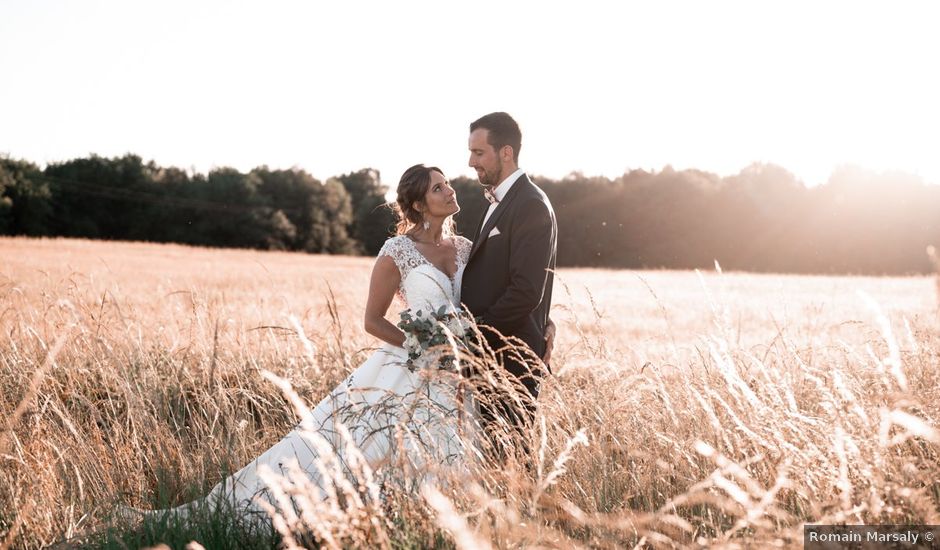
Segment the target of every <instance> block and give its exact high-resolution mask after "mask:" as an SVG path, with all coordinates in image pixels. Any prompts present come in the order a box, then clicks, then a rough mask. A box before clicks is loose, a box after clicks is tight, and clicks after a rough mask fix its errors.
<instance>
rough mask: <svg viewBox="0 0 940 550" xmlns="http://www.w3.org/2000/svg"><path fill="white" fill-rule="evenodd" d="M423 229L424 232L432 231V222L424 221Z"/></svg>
mask: <svg viewBox="0 0 940 550" xmlns="http://www.w3.org/2000/svg"><path fill="white" fill-rule="evenodd" d="M421 227H423V228H424V230H425V231H427V230H428V229H431V222H429V221H428V220H424V223H422V224H421Z"/></svg>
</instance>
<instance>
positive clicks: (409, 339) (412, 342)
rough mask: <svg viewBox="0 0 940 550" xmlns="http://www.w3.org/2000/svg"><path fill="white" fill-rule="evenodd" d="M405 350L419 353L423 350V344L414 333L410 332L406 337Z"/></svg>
mask: <svg viewBox="0 0 940 550" xmlns="http://www.w3.org/2000/svg"><path fill="white" fill-rule="evenodd" d="M404 348H405V350H407V351H417V350H419V349H421V342H419V341H418V337H417V336H415V335H414V333H412V332H409V333H408V334H406V335H405V344H404Z"/></svg>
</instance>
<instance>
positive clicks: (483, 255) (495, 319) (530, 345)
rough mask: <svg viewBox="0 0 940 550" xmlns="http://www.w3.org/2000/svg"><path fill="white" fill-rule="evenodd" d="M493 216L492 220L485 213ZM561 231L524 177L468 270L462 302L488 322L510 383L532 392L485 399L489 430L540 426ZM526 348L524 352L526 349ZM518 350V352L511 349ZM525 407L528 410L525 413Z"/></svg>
mask: <svg viewBox="0 0 940 550" xmlns="http://www.w3.org/2000/svg"><path fill="white" fill-rule="evenodd" d="M484 216H485V213H484ZM557 235H558V226H557V224H556V222H555V212H554V210H553V209H552V205H551V203H550V202H549V200H548V197H547V196H546V195H545V193H544V192H543V191H542V190H541V189H539V188H538V187H536V186H535V185H534V184H533V183H532V182H531V181H530V180H529V178H528V176H526V175H525V174H523V175H522V176H520V177H519V179H518V180H516V182H515V183H514V184H513V185H512V187H511V188H510V189H509V192H508V193H507V194H506V196H505V197H503V200H501V201H500V202H499V203H498V204H497V206H496V209H495V210H494V211H493V213H492V214H491V215H490V217H489V219H488V220H486V223H485V224H483V218H482V217H481V219H480V222H479V224H478V229H477V232H476V234H475V235H474V237H475V238H474V239H473V248H472V249H471V251H470V259H469V260H468V262H467V267H466V268H465V269H464V275H463V283H462V287H461V300H462V301H463V303H464V305H466V307H467V309H469V311H470V312H471V313H472V314H473V315H474V316H475V317H479V318H482V323H481V325H482V326H481V332H483V334H484V336H485V337H486V340H487V343H488V344H489V346H490V348H491V349H493V350H500V349H503V350H504V351H502V352H501V353H498V354H497V359H498V361H499V363H500V364H501V365H502V367H503V369H505V373H506V374H508V375H509V377H510V379H512V380H515V381H517V382H518V383H519V384H521V386H520V390H521V388H522V387H524V388H525V390H526V391H525V392H523V391H519V392H518V393H517V394H516V395H515V399H514V396H513V395H507V392H506V389H505V388H497V389H496V392H495V393H494V394H491V395H483V396H482V399H481V413H482V415H483V418H484V422H491V423H492V422H497V423H501V421H506V422H508V423H509V425H510V426H511V427H514V428H515V429H517V430H519V429H522V428H524V427H525V426H526V425H527V424H528V423H529V422H530V421H531V418H532V415H533V413H534V407H535V398H536V397H538V394H539V386H540V383H541V380H542V376H543V369H544V368H545V366H544V365H543V364H542V363H541V361H540V360H538V359H537V358H540V357H542V356H543V355H544V354H545V326H546V324H547V323H548V313H549V309H550V308H551V301H552V283H553V281H554V270H555V254H556V249H557ZM520 340H521V342H522V344H523V345H521V346H520V345H518V344H519V341H520ZM513 344H516V347H515V349H507V346H511V345H513ZM520 405H521V406H520Z"/></svg>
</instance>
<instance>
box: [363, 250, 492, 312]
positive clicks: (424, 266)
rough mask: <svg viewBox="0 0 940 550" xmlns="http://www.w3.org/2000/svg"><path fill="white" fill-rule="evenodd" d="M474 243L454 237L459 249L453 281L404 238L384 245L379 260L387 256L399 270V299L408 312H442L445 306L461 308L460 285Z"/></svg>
mask: <svg viewBox="0 0 940 550" xmlns="http://www.w3.org/2000/svg"><path fill="white" fill-rule="evenodd" d="M472 244H473V243H471V242H470V240H469V239H466V238H464V237H454V245H455V246H456V248H457V270H456V271H455V272H454V276H453V277H448V276H447V274H446V273H444V272H442V271H441V270H440V269H438V268H436V267H434V265H433V264H432V263H431V262H429V261H428V259H427V258H425V257H424V255H423V254H421V251H419V250H418V247H417V246H415V243H414V241H412V240H411V239H410V238H408V237H407V236H405V235H399V236H397V237H392V238H391V239H389V240H387V241H385V244H384V245H383V246H382V250H380V251H379V257H380V258H381V257H382V256H388V257H390V258H391V259H392V260H393V261H394V262H395V265H396V266H397V267H398V271H399V273H401V284H400V285H399V287H398V292H399V295H400V296H401V297H402V298H403V299H404V300H405V303H406V304H407V305H408V308H409V309H421V308H424V307H432V308H434V309H437V308H439V307H440V306H442V305H446V304H450V305H453V306H457V305H459V304H460V282H461V280H462V279H463V270H464V268H465V267H466V266H467V260H468V259H469V258H470V248H471V246H472Z"/></svg>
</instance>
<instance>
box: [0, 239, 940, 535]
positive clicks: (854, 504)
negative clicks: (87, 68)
mask: <svg viewBox="0 0 940 550" xmlns="http://www.w3.org/2000/svg"><path fill="white" fill-rule="evenodd" d="M371 265H372V260H371V259H368V258H348V257H327V256H310V255H301V254H289V253H275V252H257V251H245V250H217V249H198V248H189V247H183V246H175V245H153V244H138V243H102V242H91V241H83V240H30V239H7V238H4V239H0V412H2V415H0V417H2V419H3V420H2V422H0V549H5V548H40V547H45V546H48V545H53V544H57V543H58V544H60V545H63V546H69V545H71V546H80V545H87V546H101V547H115V548H119V547H134V546H136V545H143V546H149V545H155V544H156V543H158V542H161V541H164V542H167V543H168V544H170V545H175V547H180V548H182V545H183V544H185V542H187V541H188V540H195V541H196V542H199V543H200V544H202V545H204V546H205V547H207V548H210V547H231V548H247V547H276V546H277V544H279V543H282V544H284V545H287V546H289V545H291V544H294V543H297V544H314V542H313V541H315V544H324V545H327V546H329V545H331V544H334V543H335V545H336V547H377V546H384V547H396V548H400V547H445V548H447V547H454V546H457V547H463V548H475V547H488V546H489V547H494V548H517V547H542V548H570V547H600V548H621V547H634V546H638V547H657V548H672V547H701V546H717V547H722V546H723V547H736V546H742V547H743V546H753V547H765V546H776V547H799V546H800V545H801V544H802V525H803V524H804V523H880V524H888V523H914V524H933V525H937V524H940V481H938V480H940V432H938V426H940V306H938V303H940V297H938V296H937V292H938V290H940V289H938V287H937V286H936V284H935V281H934V279H933V278H930V277H906V278H877V277H824V276H786V275H755V274H743V273H720V272H717V271H714V270H713V271H709V272H702V273H700V274H699V273H696V272H680V271H643V272H633V271H608V270H587V269H562V270H559V274H558V277H559V280H560V281H561V283H562V284H561V285H558V286H557V287H556V295H555V307H554V308H553V317H554V318H555V320H556V321H557V323H558V325H559V332H560V335H559V341H558V342H557V344H556V354H555V359H554V361H553V364H554V370H555V374H556V376H555V377H554V378H553V379H552V380H550V381H549V382H548V383H547V384H546V386H547V387H546V388H545V390H544V392H543V395H542V397H541V399H540V411H539V420H540V421H541V420H544V422H539V423H537V424H538V426H537V429H536V433H535V435H534V437H535V442H536V448H538V449H539V452H538V453H535V454H536V455H537V456H533V458H532V461H533V462H534V463H536V466H537V467H532V468H525V467H514V466H512V465H510V467H507V468H506V469H499V470H498V471H497V470H493V471H489V472H484V473H483V474H481V478H480V479H467V480H463V483H462V484H461V485H459V486H453V487H448V488H446V489H445V488H442V489H441V492H440V493H437V492H434V491H428V492H426V494H425V495H424V496H423V497H422V496H417V495H412V496H413V499H411V500H408V499H406V498H404V497H405V495H398V496H397V497H396V496H394V495H393V496H389V497H388V501H387V502H386V503H385V504H386V506H385V507H384V508H383V507H376V506H371V507H370V506H365V505H363V506H359V507H357V506H355V505H354V504H351V503H349V502H346V503H345V504H344V507H341V508H337V510H339V511H338V512H337V515H334V516H331V517H329V518H327V517H323V518H321V520H322V525H319V526H318V527H317V528H312V527H311V526H310V525H309V524H308V525H306V526H304V525H303V524H295V525H293V527H292V529H293V531H292V532H293V535H294V536H292V537H293V538H292V537H288V536H284V534H283V533H282V534H281V535H279V536H278V537H273V538H271V537H268V538H265V537H263V536H260V535H258V536H257V537H256V538H254V539H251V540H249V538H247V537H248V535H246V534H245V533H244V532H241V531H238V530H237V528H235V527H233V528H231V529H236V530H226V529H229V527H224V526H221V527H220V526H217V525H216V526H213V527H211V528H206V529H202V530H200V529H195V530H192V529H190V530H187V529H189V527H188V526H186V527H185V528H184V527H180V526H175V527H174V526H173V525H163V526H157V527H152V526H151V527H149V528H147V527H141V526H139V525H138V526H134V525H129V526H115V522H114V520H113V518H112V514H111V512H112V511H113V510H114V507H115V505H116V504H129V505H135V506H140V507H144V508H150V507H159V506H165V505H167V504H176V503H180V502H184V501H186V500H188V499H189V498H192V497H194V496H198V495H199V494H200V493H201V492H202V491H204V490H205V489H206V488H207V487H211V486H212V485H213V484H214V483H215V482H216V481H218V480H219V478H220V476H221V475H222V471H224V470H226V469H228V470H231V469H234V468H238V467H240V466H241V465H243V464H244V463H246V462H247V461H248V460H249V459H250V458H252V457H254V456H256V455H258V454H260V452H261V451H263V450H264V449H265V448H267V447H268V446H269V445H270V444H272V443H274V442H276V441H277V440H278V439H279V438H280V437H282V436H283V435H284V434H285V433H286V432H287V431H288V430H290V428H291V427H292V426H293V425H294V422H295V418H296V416H295V413H294V409H293V408H292V406H291V404H290V402H289V400H288V399H287V398H286V397H285V396H284V394H283V393H282V392H281V391H280V390H279V389H278V388H277V387H275V386H274V385H273V384H272V383H271V382H268V381H267V380H265V379H264V378H263V377H262V376H261V372H262V371H263V370H267V371H270V372H272V373H274V374H276V375H277V376H279V377H282V378H284V379H286V380H287V381H289V382H290V383H291V385H292V387H293V389H294V391H296V392H297V393H298V394H299V395H300V397H302V398H303V399H304V400H306V401H307V402H316V401H318V400H319V398H321V397H322V396H323V395H325V394H326V393H327V391H328V390H329V389H330V388H332V387H333V386H334V385H335V384H336V383H337V382H339V381H340V380H342V379H343V378H344V377H345V375H346V374H348V373H349V372H350V371H351V370H352V369H354V368H355V367H356V366H357V365H358V364H359V363H360V362H362V361H363V360H364V359H365V358H366V357H367V356H368V354H369V353H370V351H371V349H372V348H374V347H375V346H377V345H378V343H377V341H375V340H374V339H373V338H371V337H370V336H368V335H367V334H365V333H364V331H363V330H362V327H361V317H362V313H363V308H364V304H365V296H366V291H367V285H368V277H369V273H370V269H371ZM392 309H393V310H394V309H396V306H395V305H393V308H392ZM393 316H394V312H390V318H393ZM292 318H293V319H295V321H292ZM298 327H299V328H300V329H302V331H303V333H304V334H306V337H307V338H309V342H310V343H311V344H312V350H311V348H307V347H306V346H305V343H304V341H303V339H302V338H301V337H300V336H299V334H298V330H297V328H298ZM579 431H580V433H582V434H583V436H579V435H578V434H579ZM321 520H317V521H321ZM207 521H208V522H210V523H211V521H212V520H207ZM304 528H306V529H307V530H308V531H310V532H316V533H319V534H318V535H316V538H312V536H311V537H308V538H306V539H305V538H303V536H302V535H303V533H300V534H298V531H303V529H304ZM148 529H149V530H148ZM161 529H163V530H161ZM174 529H175V531H174ZM102 533H104V534H103V535H102ZM256 535H257V534H256ZM304 540H306V541H307V542H306V543H304V542H303V541H304ZM223 541H229V542H223Z"/></svg>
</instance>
